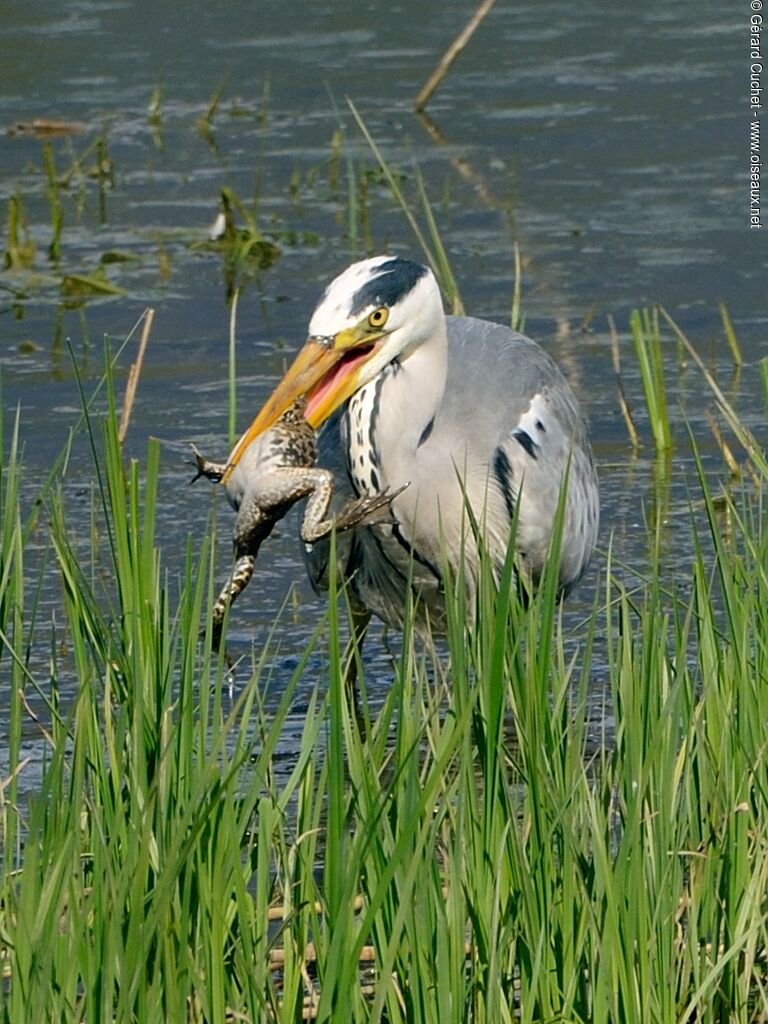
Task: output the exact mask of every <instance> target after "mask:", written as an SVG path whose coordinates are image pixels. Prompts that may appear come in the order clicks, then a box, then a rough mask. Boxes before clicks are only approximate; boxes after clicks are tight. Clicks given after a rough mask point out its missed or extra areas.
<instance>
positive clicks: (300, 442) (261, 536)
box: [190, 398, 403, 650]
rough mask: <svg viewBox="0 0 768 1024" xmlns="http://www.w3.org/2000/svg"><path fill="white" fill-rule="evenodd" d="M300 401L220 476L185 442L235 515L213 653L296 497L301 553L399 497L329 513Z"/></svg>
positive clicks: (323, 475)
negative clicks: (299, 503)
mask: <svg viewBox="0 0 768 1024" xmlns="http://www.w3.org/2000/svg"><path fill="white" fill-rule="evenodd" d="M305 404H306V403H305V400H304V399H303V398H299V399H297V400H296V401H295V402H294V403H293V405H291V406H289V407H288V409H287V410H286V411H285V412H284V413H283V415H282V416H281V417H280V419H279V420H278V421H277V422H276V423H275V424H273V426H272V427H270V428H269V429H268V430H266V431H264V433H263V434H260V435H259V436H258V437H256V438H254V440H253V441H252V442H251V443H250V444H249V445H248V447H247V448H246V449H245V451H244V452H243V454H242V456H241V457H240V459H239V460H238V462H237V464H236V465H235V466H234V467H232V468H231V470H230V472H229V473H228V474H227V469H228V468H229V465H230V463H229V462H228V461H227V462H213V461H211V460H210V459H208V458H206V457H205V456H204V455H202V454H201V453H200V452H199V451H198V449H197V447H196V446H195V445H194V444H192V446H191V447H192V451H193V454H194V462H192V465H193V466H195V468H196V473H195V475H194V477H192V480H191V481H190V482H191V483H194V482H195V481H196V480H199V479H200V478H201V477H205V478H206V479H208V480H210V481H212V482H213V483H220V482H221V481H222V479H223V478H224V477H225V474H226V479H225V480H224V485H223V486H224V489H225V491H226V494H227V499H228V500H229V503H230V505H231V506H232V508H233V509H234V510H235V512H236V517H235V526H234V530H233V536H232V541H233V546H234V565H233V567H232V570H231V572H230V574H229V577H228V578H227V581H226V583H225V584H224V586H223V587H222V589H221V592H220V593H219V596H218V598H217V599H216V601H215V603H214V605H213V610H212V621H213V635H212V644H213V647H214V649H215V650H218V648H219V646H220V643H221V636H222V630H223V624H224V618H225V615H226V613H227V609H228V608H229V607H230V606H231V605H232V603H233V602H234V601H235V600H236V599H237V598H238V597H239V596H240V594H242V592H243V591H244V590H245V588H246V587H247V586H248V584H249V583H250V581H251V579H252V577H253V574H254V570H255V567H256V559H257V556H258V553H259V549H260V548H261V545H262V544H263V543H264V541H265V540H266V539H267V538H268V537H269V535H270V534H271V533H272V531H273V529H274V528H275V526H276V525H277V523H278V522H279V521H280V520H281V519H283V517H284V516H285V515H287V513H288V512H289V511H290V509H291V508H292V507H293V506H294V505H295V504H296V502H297V501H300V500H301V499H302V498H306V499H307V504H306V507H305V509H304V512H303V515H302V518H301V523H300V526H299V534H300V536H301V540H302V541H303V543H304V544H305V546H306V547H307V549H308V550H311V548H312V546H313V545H314V544H316V543H317V542H318V541H320V540H324V539H325V538H327V537H328V536H330V534H331V533H332V532H333V531H334V530H335V531H336V532H337V533H341V532H343V531H345V530H351V529H354V528H355V527H357V526H370V525H373V524H378V523H388V522H392V518H391V512H390V505H391V502H392V500H393V499H394V498H395V497H396V496H397V494H399V493H400V491H401V490H403V488H400V489H399V490H398V491H394V492H391V493H390V492H388V491H385V492H383V493H381V494H375V495H363V496H362V497H356V498H352V499H350V500H349V501H347V502H346V503H345V504H344V505H343V506H342V507H341V508H340V509H339V510H338V511H336V512H335V513H334V514H332V515H331V514H329V508H330V505H331V498H332V495H333V483H334V481H333V473H332V472H331V471H330V470H328V469H324V468H322V467H320V466H318V465H317V464H316V463H317V453H318V446H317V436H316V434H315V431H314V429H313V428H312V426H311V425H310V424H309V423H308V422H307V420H306V419H305V418H304V407H305Z"/></svg>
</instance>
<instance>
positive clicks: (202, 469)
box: [187, 444, 226, 484]
mask: <svg viewBox="0 0 768 1024" xmlns="http://www.w3.org/2000/svg"><path fill="white" fill-rule="evenodd" d="M190 447H191V448H192V452H193V454H194V456H195V458H194V461H192V459H187V465H188V466H194V467H195V469H196V470H197V472H196V473H195V475H194V476H193V477H192V479H191V480H190V481H189V482H190V483H191V484H193V483H194V482H195V480H199V479H200V477H201V476H204V477H205V478H206V479H207V480H212V481H213V483H218V482H219V480H221V478H222V477H223V476H224V470H225V468H226V467H225V465H224V463H223V462H211V461H210V460H209V459H206V457H205V456H204V455H201V454H200V452H199V451H198V450H197V447H196V446H195V445H194V444H191V445H190Z"/></svg>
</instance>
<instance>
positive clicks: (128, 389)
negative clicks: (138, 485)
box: [117, 307, 155, 444]
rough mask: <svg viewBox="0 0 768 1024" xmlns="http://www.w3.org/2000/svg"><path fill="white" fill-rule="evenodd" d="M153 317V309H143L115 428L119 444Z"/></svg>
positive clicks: (134, 393)
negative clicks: (136, 350) (135, 348)
mask: <svg viewBox="0 0 768 1024" xmlns="http://www.w3.org/2000/svg"><path fill="white" fill-rule="evenodd" d="M154 318H155V311H154V309H152V308H150V307H147V309H145V311H144V329H143V330H142V332H141V340H140V341H139V351H138V355H137V356H136V362H135V363H133V364H132V365H131V368H130V370H129V371H128V383H127V384H126V386H125V398H124V399H123V409H122V412H121V413H120V426H119V427H118V430H117V437H118V440H119V442H120V444H122V443H123V441H124V440H125V435H126V434H127V433H128V424H129V422H130V420H131V410H132V409H133V400H134V398H135V397H136V388H137V387H138V386H139V374H140V373H141V365H142V363H143V362H144V352H145V350H146V347H147V342H148V341H149V332H150V330H151V329H152V321H153V320H154Z"/></svg>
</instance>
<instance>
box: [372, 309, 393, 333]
mask: <svg viewBox="0 0 768 1024" xmlns="http://www.w3.org/2000/svg"><path fill="white" fill-rule="evenodd" d="M388 319H389V310H388V309H387V307H386V306H379V308H378V309H374V311H373V312H372V313H371V315H370V316H369V317H368V326H369V327H375V328H376V329H377V330H378V328H380V327H383V326H384V324H385V323H386V322H387V320H388Z"/></svg>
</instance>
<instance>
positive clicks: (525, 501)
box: [224, 256, 600, 630]
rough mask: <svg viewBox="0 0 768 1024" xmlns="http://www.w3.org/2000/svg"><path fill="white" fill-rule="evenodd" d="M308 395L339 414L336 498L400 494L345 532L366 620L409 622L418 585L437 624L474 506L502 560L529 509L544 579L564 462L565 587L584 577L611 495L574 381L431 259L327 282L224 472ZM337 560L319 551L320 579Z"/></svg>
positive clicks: (519, 544) (328, 421)
mask: <svg viewBox="0 0 768 1024" xmlns="http://www.w3.org/2000/svg"><path fill="white" fill-rule="evenodd" d="M302 395H303V396H306V399H307V403H306V408H305V413H304V415H305V417H306V419H307V421H308V422H309V424H310V425H311V426H312V427H314V428H319V427H320V426H321V425H323V424H325V429H324V430H323V432H322V434H321V436H320V457H319V464H320V465H324V466H326V467H327V468H329V469H331V470H332V471H333V473H334V477H335V482H334V500H335V501H337V502H339V503H343V502H344V501H346V500H349V498H351V497H355V496H358V497H359V496H363V495H376V494H381V493H384V492H390V493H394V492H398V493H397V495H396V497H395V499H394V500H393V502H392V518H393V521H392V522H391V523H387V524H378V525H371V526H364V527H361V528H358V529H356V530H354V531H351V533H350V534H347V538H349V539H348V540H347V541H346V542H345V543H344V544H342V543H341V541H340V543H339V548H338V551H339V555H340V560H342V562H343V565H342V569H343V571H344V573H345V575H346V577H347V578H348V579H349V580H350V587H351V590H352V594H353V598H354V600H355V602H356V604H358V605H359V615H360V621H361V622H362V623H363V624H367V620H368V619H369V618H370V615H371V613H373V614H375V615H377V616H378V617H380V618H381V619H383V620H384V621H385V622H387V623H389V624H390V625H393V626H395V627H400V626H402V623H403V616H404V611H405V607H406V597H407V592H408V588H409V587H411V588H413V589H414V591H416V592H417V593H418V606H419V608H420V609H421V611H422V613H423V615H424V616H426V617H427V618H428V619H429V620H430V621H431V622H432V623H435V622H437V623H438V624H439V622H440V619H441V617H442V613H443V610H444V609H443V602H444V593H443V579H442V576H443V567H444V565H445V564H446V562H445V559H447V562H448V565H449V566H450V568H451V569H452V570H453V571H454V573H455V570H456V569H457V568H458V563H459V560H460V559H461V560H462V562H463V569H464V577H465V579H466V580H467V581H468V586H469V587H471V586H472V582H473V580H474V579H475V577H476V574H477V571H478V561H479V555H478V549H477V545H476V544H475V543H474V539H473V537H472V536H471V535H470V531H468V528H467V527H468V523H467V506H468V505H469V506H470V507H471V509H472V512H473V515H474V518H475V519H476V523H477V524H479V529H480V530H481V531H482V534H483V543H484V545H485V547H486V549H487V551H488V552H489V554H490V556H491V558H492V559H493V561H494V563H495V564H499V563H503V561H504V558H505V556H506V552H507V547H508V544H509V539H510V535H511V530H512V525H513V522H515V521H516V533H515V545H516V564H517V567H518V571H519V572H520V573H522V574H524V575H525V576H526V577H528V578H529V579H530V580H531V581H532V582H533V583H534V584H535V582H536V580H537V578H538V577H539V575H540V573H541V571H542V568H543V566H544V563H545V561H546V558H547V552H548V550H549V547H550V541H551V536H552V531H553V525H554V521H555V516H556V512H557V508H558V502H559V497H560V491H561V485H562V483H563V480H564V478H565V476H566V474H567V493H566V495H565V499H564V522H563V530H562V536H561V539H560V552H559V558H560V561H559V585H560V589H561V590H562V591H563V592H566V591H567V590H569V589H570V588H571V587H572V586H573V584H574V583H576V581H578V579H579V578H580V577H581V575H582V573H583V572H584V570H585V568H586V566H587V563H588V562H589V559H590V556H591V554H592V551H593V549H594V546H595V542H596V537H597V529H598V519H599V507H600V506H599V496H598V485H597V475H596V472H595V466H594V460H593V457H592V449H591V446H590V442H589V434H588V428H587V423H586V420H585V418H584V416H583V415H582V413H581V411H580V409H579V406H578V403H577V401H576V399H575V397H574V395H573V392H572V391H571V389H570V387H569V386H568V383H567V382H566V380H565V378H564V377H563V375H562V373H561V372H560V370H559V369H558V367H557V366H556V364H555V363H554V361H553V360H552V359H551V358H550V357H549V356H548V355H547V354H546V352H544V350H543V349H542V348H540V346H539V345H538V344H537V343H536V342H534V341H532V340H531V339H530V338H527V337H525V336H524V335H522V334H519V333H518V332H516V331H513V330H511V329H510V328H508V327H505V326H502V325H500V324H497V323H492V322H489V321H486V320H479V319H474V318H472V317H455V316H446V315H445V313H444V311H443V304H442V300H441V296H440V291H439V288H438V285H437V282H436V280H435V277H434V275H433V274H432V272H431V271H430V270H429V269H428V268H427V267H425V266H422V265H421V264H419V263H415V262H411V261H410V260H406V259H402V258H399V257H391V256H378V257H375V258H373V259H366V260H363V261H361V262H358V263H353V264H352V265H351V266H349V267H347V269H346V270H344V271H343V272H342V273H341V274H340V275H339V276H338V277H336V278H335V279H334V280H333V281H332V282H331V283H330V284H329V285H328V287H327V288H326V290H325V292H324V293H323V295H322V297H321V299H320V301H319V303H318V305H317V308H316V309H315V311H314V313H313V315H312V318H311V321H310V324H309V337H308V339H307V341H306V344H305V345H304V347H303V348H302V349H301V350H300V352H299V353H298V355H297V356H296V358H295V360H294V362H293V364H292V365H291V367H290V368H289V369H288V370H287V372H286V373H285V375H284V376H283V378H282V379H281V380H280V382H279V383H278V384H277V386H276V388H275V389H274V391H273V393H272V395H271V396H270V398H269V399H268V400H267V402H266V404H265V405H264V407H263V408H262V409H261V411H260V412H259V414H258V415H257V416H256V418H255V419H254V421H253V423H252V424H251V426H250V427H249V428H248V430H247V431H246V432H245V434H244V435H243V436H242V438H241V439H240V441H239V442H238V444H237V445H236V446H235V448H234V449H233V450H232V453H231V455H230V461H229V464H228V466H227V470H226V474H229V473H232V472H233V469H234V467H235V466H236V465H237V463H238V461H239V459H240V457H241V455H242V453H243V452H244V451H245V450H246V449H247V447H248V445H249V444H250V443H251V441H252V440H253V439H254V437H256V436H258V435H259V434H260V433H261V432H262V431H264V430H267V429H268V428H269V427H270V426H271V425H272V424H273V423H274V422H275V421H276V420H277V419H278V417H279V416H280V415H281V414H282V413H283V412H284V411H285V409H286V408H288V407H289V406H290V405H291V403H292V402H293V401H294V400H295V399H296V398H297V397H298V396H302ZM226 474H225V478H224V479H225V480H226ZM400 488H404V489H402V490H400ZM342 556H343V557H342ZM324 557H327V553H324V552H322V551H315V552H314V553H313V554H310V556H309V559H308V567H309V571H310V576H311V577H312V579H313V582H314V583H315V584H318V583H321V582H322V580H321V577H322V575H323V572H324V568H325V567H324V562H323V558H324ZM362 629H363V630H364V625H363V626H362Z"/></svg>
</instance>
